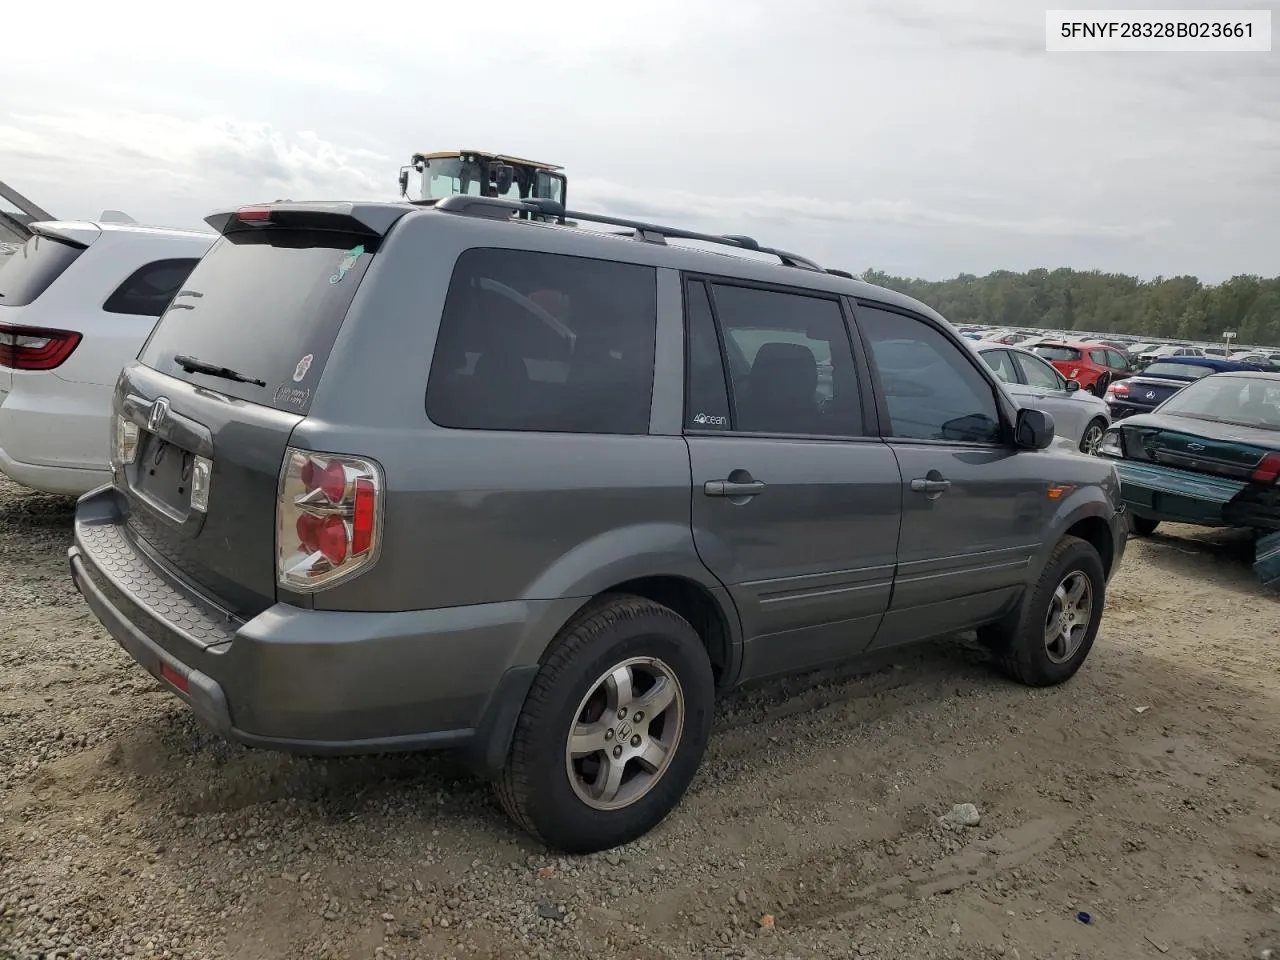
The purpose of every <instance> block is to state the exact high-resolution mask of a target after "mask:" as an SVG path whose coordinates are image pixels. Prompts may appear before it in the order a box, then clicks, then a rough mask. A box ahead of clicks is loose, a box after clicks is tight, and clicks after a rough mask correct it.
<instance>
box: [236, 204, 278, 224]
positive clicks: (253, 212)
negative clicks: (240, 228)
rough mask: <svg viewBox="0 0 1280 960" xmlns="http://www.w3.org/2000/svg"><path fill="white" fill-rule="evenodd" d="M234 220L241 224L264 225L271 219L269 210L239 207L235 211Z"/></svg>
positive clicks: (266, 208)
mask: <svg viewBox="0 0 1280 960" xmlns="http://www.w3.org/2000/svg"><path fill="white" fill-rule="evenodd" d="M236 219H237V220H239V221H241V222H242V223H266V222H267V221H268V220H270V219H271V208H270V207H241V208H240V209H239V210H237V211H236Z"/></svg>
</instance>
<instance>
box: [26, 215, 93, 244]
mask: <svg viewBox="0 0 1280 960" xmlns="http://www.w3.org/2000/svg"><path fill="white" fill-rule="evenodd" d="M29 229H30V230H31V232H32V234H34V235H36V236H40V237H49V238H50V239H51V240H60V241H62V242H63V243H65V244H69V245H70V246H73V247H79V248H80V249H81V250H83V249H85V248H86V247H88V246H89V244H91V243H93V241H95V240H97V239H98V237H99V236H101V234H102V231H101V230H99V229H98V228H97V227H95V226H94V225H93V224H91V223H61V222H56V221H55V222H53V223H33V224H31V225H30V227H29Z"/></svg>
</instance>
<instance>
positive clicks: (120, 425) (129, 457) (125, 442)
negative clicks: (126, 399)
mask: <svg viewBox="0 0 1280 960" xmlns="http://www.w3.org/2000/svg"><path fill="white" fill-rule="evenodd" d="M137 455H138V425H137V424H136V423H134V422H133V421H131V420H126V419H125V418H124V417H122V416H120V415H118V414H117V415H116V418H115V429H114V430H113V431H112V439H111V459H112V460H113V461H114V462H115V464H116V465H117V466H121V467H122V466H124V465H126V464H129V463H133V460H134V458H135V457H136V456H137Z"/></svg>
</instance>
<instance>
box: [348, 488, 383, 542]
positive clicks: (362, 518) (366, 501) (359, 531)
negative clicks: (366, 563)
mask: <svg viewBox="0 0 1280 960" xmlns="http://www.w3.org/2000/svg"><path fill="white" fill-rule="evenodd" d="M355 486H356V498H355V499H356V504H355V511H354V513H353V514H352V516H351V552H352V553H364V552H365V551H367V550H368V549H369V548H370V547H371V546H373V521H374V516H375V512H376V510H377V506H378V492H377V490H376V489H375V488H374V485H373V484H372V483H370V482H369V480H368V479H367V478H366V477H361V478H360V479H358V480H357V481H356V484H355Z"/></svg>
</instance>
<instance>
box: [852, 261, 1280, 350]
mask: <svg viewBox="0 0 1280 960" xmlns="http://www.w3.org/2000/svg"><path fill="white" fill-rule="evenodd" d="M862 279H864V280H866V281H868V282H870V283H874V284H877V285H879V286H882V287H888V288H889V289H891V290H897V291H899V292H901V293H905V294H907V295H908V296H911V297H915V298H916V299H917V300H921V301H923V302H924V303H927V304H929V305H930V306H931V307H933V308H934V309H935V310H937V311H938V312H939V313H941V314H942V315H943V316H944V317H946V318H947V319H948V320H950V321H952V322H953V323H983V324H990V325H992V326H1000V327H1045V328H1050V329H1055V330H1078V331H1080V332H1082V333H1090V334H1106V333H1111V334H1129V335H1131V336H1139V337H1140V336H1151V337H1179V338H1183V339H1187V340H1204V341H1217V340H1219V339H1221V337H1222V332H1223V331H1224V330H1235V331H1236V333H1237V341H1238V342H1240V343H1245V344H1258V345H1265V346H1277V347H1280V277H1271V278H1266V277H1257V276H1248V275H1240V276H1236V277H1232V278H1231V279H1230V280H1227V281H1224V282H1223V283H1220V284H1218V285H1216V286H1207V285H1205V284H1203V283H1202V282H1201V281H1200V280H1199V279H1198V278H1196V277H1190V276H1179V277H1155V278H1154V279H1151V280H1139V279H1138V278H1137V277H1130V276H1126V275H1124V274H1118V273H1102V272H1101V271H1098V270H1070V269H1067V268H1065V267H1060V268H1058V269H1056V270H1045V269H1036V270H1029V271H1027V272H1026V273H1016V272H1013V271H1010V270H998V271H996V272H994V273H990V274H987V275H986V276H984V277H978V276H974V275H973V274H960V275H959V276H958V277H955V278H953V279H951V280H921V279H911V278H907V277H895V276H891V275H889V274H887V273H885V272H884V271H883V270H875V269H871V270H867V271H866V272H865V273H864V274H863V275H862Z"/></svg>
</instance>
